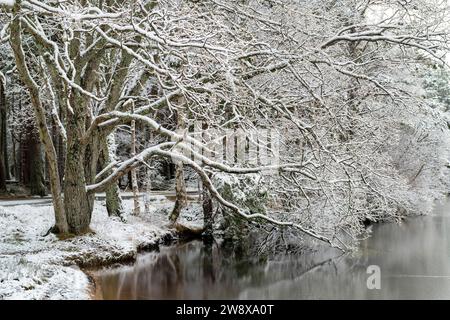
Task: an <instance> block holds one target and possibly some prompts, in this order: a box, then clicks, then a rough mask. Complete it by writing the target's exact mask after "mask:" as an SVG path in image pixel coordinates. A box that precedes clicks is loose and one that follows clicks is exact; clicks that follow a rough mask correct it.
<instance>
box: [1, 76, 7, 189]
mask: <svg viewBox="0 0 450 320" xmlns="http://www.w3.org/2000/svg"><path fill="white" fill-rule="evenodd" d="M6 115H7V112H6V94H5V84H4V83H3V77H2V75H0V192H2V191H3V192H6V180H7V179H8V154H7V145H6V143H7V142H6Z"/></svg>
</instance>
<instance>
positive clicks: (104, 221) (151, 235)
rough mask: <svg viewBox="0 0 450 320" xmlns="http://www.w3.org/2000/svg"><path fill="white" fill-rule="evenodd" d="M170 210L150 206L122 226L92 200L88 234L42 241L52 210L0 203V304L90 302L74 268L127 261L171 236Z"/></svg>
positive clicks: (165, 204)
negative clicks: (0, 301) (8, 301)
mask: <svg viewBox="0 0 450 320" xmlns="http://www.w3.org/2000/svg"><path fill="white" fill-rule="evenodd" d="M172 205H173V204H172V203H170V202H167V200H164V199H161V200H160V201H154V202H152V206H151V209H150V212H149V213H145V214H142V215H141V216H140V217H134V216H128V217H127V219H128V221H127V223H122V222H121V221H119V220H118V219H115V218H109V217H108V216H107V213H106V209H105V207H104V203H103V202H101V201H100V202H99V201H97V203H96V205H95V208H94V213H93V219H92V223H91V229H92V230H93V233H92V234H88V235H84V236H80V237H75V238H71V239H67V240H58V239H57V238H56V236H54V235H48V236H45V237H44V235H45V233H46V232H47V230H48V229H49V228H50V227H51V226H52V225H53V222H54V217H53V212H52V207H50V206H30V205H21V206H14V207H2V206H1V202H0V230H1V233H0V299H89V296H90V294H89V287H90V286H89V280H88V277H87V276H86V275H85V274H84V273H83V272H82V271H81V270H80V269H79V266H81V267H88V266H96V265H109V264H113V263H116V262H123V261H126V260H128V261H132V260H134V259H135V258H136V255H137V252H138V251H139V250H140V249H144V248H154V247H155V246H156V245H157V244H158V243H160V242H161V241H163V239H165V238H168V237H170V236H171V235H172V234H171V231H170V230H168V228H167V227H165V223H166V221H167V220H166V216H167V212H168V210H170V208H171V207H172ZM131 206H132V202H131V200H125V201H124V207H125V210H126V211H127V212H131ZM142 208H143V206H142ZM194 211H195V210H194ZM190 214H192V210H190V211H187V212H186V214H185V217H184V218H183V219H184V220H185V221H186V222H189V221H190V220H192V217H190V216H189V215H190Z"/></svg>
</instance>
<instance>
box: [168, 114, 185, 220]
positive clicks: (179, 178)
mask: <svg viewBox="0 0 450 320" xmlns="http://www.w3.org/2000/svg"><path fill="white" fill-rule="evenodd" d="M184 126H185V125H184V119H183V115H182V112H181V108H180V109H178V111H177V128H178V130H183V129H184ZM175 166H176V169H175V193H176V200H175V205H174V207H173V210H172V213H171V214H170V216H169V221H170V223H171V224H175V222H176V221H177V220H178V217H179V216H180V213H181V210H183V208H184V207H185V206H186V205H187V192H186V183H185V181H184V165H183V162H181V161H178V162H177V163H176V164H175Z"/></svg>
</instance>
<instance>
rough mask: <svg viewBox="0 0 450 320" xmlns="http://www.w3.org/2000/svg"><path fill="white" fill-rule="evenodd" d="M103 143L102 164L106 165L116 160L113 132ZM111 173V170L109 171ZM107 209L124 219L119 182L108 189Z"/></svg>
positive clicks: (113, 214) (112, 214) (110, 214)
mask: <svg viewBox="0 0 450 320" xmlns="http://www.w3.org/2000/svg"><path fill="white" fill-rule="evenodd" d="M101 143H102V144H103V148H102V154H103V157H102V166H101V167H106V166H108V165H109V164H110V163H111V162H113V161H115V151H116V150H115V136H114V133H111V134H109V135H108V137H107V138H106V141H104V140H103V141H102V142H101ZM107 174H109V172H108V173H107ZM106 210H107V211H108V215H109V216H110V217H111V216H115V217H119V218H121V219H122V220H123V219H124V216H123V214H124V212H123V205H122V199H121V197H120V189H119V185H118V183H113V184H112V185H111V186H110V187H108V188H107V189H106Z"/></svg>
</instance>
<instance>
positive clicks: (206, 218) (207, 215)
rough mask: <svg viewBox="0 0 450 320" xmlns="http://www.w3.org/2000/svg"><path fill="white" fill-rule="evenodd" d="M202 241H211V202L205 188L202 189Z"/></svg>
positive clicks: (212, 222)
mask: <svg viewBox="0 0 450 320" xmlns="http://www.w3.org/2000/svg"><path fill="white" fill-rule="evenodd" d="M202 198H203V228H204V231H203V235H202V236H203V239H204V241H206V242H209V241H212V239H213V224H214V220H213V202H212V199H211V196H210V194H209V191H208V189H207V188H206V187H203V195H202Z"/></svg>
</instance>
